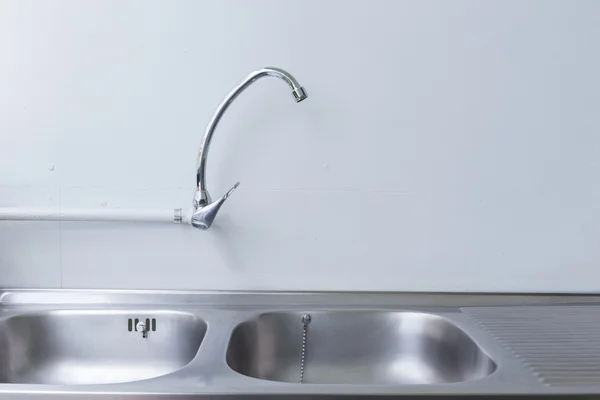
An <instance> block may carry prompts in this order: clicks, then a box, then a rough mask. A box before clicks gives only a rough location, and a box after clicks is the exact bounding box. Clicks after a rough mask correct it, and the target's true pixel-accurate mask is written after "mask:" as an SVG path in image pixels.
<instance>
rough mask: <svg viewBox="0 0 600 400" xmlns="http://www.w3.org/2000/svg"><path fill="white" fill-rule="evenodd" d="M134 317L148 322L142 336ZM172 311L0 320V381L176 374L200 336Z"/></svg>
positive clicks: (92, 380) (100, 380) (68, 381)
mask: <svg viewBox="0 0 600 400" xmlns="http://www.w3.org/2000/svg"><path fill="white" fill-rule="evenodd" d="M136 319H137V320H138V321H142V322H146V320H148V322H149V323H150V324H149V332H148V333H147V337H146V338H144V337H143V335H142V333H141V332H136V331H135V324H136ZM206 330H207V325H206V323H205V322H204V321H203V320H202V319H200V318H198V317H197V316H195V315H193V314H189V313H185V312H176V311H165V310H158V311H148V310H144V311H123V310H119V311H47V312H40V313H32V314H22V315H17V316H14V317H10V318H8V319H6V320H4V321H2V322H0V383H21V384H46V385H88V384H107V383H122V382H131V381H139V380H144V379H150V378H155V377H158V376H161V375H166V374H169V373H172V372H174V371H177V370H179V369H181V368H183V367H184V366H186V365H187V364H189V363H190V362H191V361H192V360H193V359H194V357H195V356H196V354H197V352H198V350H199V348H200V344H201V343H202V340H203V339H204V335H205V334H206Z"/></svg>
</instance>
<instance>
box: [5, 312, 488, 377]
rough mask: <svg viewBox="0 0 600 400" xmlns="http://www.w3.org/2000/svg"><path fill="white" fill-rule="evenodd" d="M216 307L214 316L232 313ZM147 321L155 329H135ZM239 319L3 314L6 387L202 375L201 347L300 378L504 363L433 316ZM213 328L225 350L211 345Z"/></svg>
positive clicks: (420, 373) (227, 362) (237, 370)
mask: <svg viewBox="0 0 600 400" xmlns="http://www.w3.org/2000/svg"><path fill="white" fill-rule="evenodd" d="M213 313H214V315H213V320H214V321H219V320H223V319H226V317H218V315H219V310H213ZM223 313H224V314H223V315H227V311H226V310H223ZM215 316H217V317H215ZM140 321H141V322H146V326H147V328H146V329H147V332H145V333H144V332H140V331H136V328H138V323H139V322H140ZM307 321H309V322H307ZM234 322H235V323H233V322H232V323H230V329H225V330H220V329H218V325H217V324H213V323H212V322H210V323H209V322H207V320H206V318H203V313H202V311H199V312H189V311H185V309H184V310H183V311H180V310H178V311H174V310H168V309H159V310H146V311H144V310H143V309H142V310H136V311H131V310H127V309H116V310H106V309H80V310H77V309H60V310H57V309H53V310H45V311H44V310H41V311H33V312H24V313H20V314H19V313H16V314H13V315H9V316H6V317H5V318H3V319H1V320H0V384H25V385H66V386H71V385H100V384H117V383H124V382H136V381H138V382H139V381H143V380H151V379H154V378H159V377H168V376H169V375H177V374H178V373H180V374H181V376H183V377H186V379H194V377H197V378H198V379H201V377H202V372H200V369H199V370H198V372H197V373H196V372H193V373H192V372H190V371H188V373H187V374H185V373H182V372H181V371H185V370H186V368H189V367H190V366H191V365H192V364H194V363H195V362H196V360H197V362H198V364H200V363H202V365H204V368H205V370H206V368H210V364H211V363H213V360H209V359H206V360H202V358H203V353H204V354H206V355H207V357H208V355H210V356H211V357H215V361H214V363H216V364H218V363H223V366H224V367H225V366H226V368H228V369H229V370H230V372H231V373H232V374H234V375H235V374H237V375H239V376H240V377H242V378H245V379H255V380H263V381H271V382H278V383H279V384H296V385H297V384H299V383H300V380H301V379H302V382H303V383H304V384H305V385H308V384H332V385H335V384H344V385H415V384H422V385H436V384H456V383H464V382H467V381H477V380H481V379H482V378H485V377H487V376H488V375H490V374H492V373H493V372H494V371H495V370H496V368H497V366H496V363H495V362H494V360H492V358H491V357H490V356H489V355H488V353H487V352H486V351H485V350H484V349H483V348H482V347H481V346H480V345H479V344H478V343H477V342H476V340H475V339H473V337H472V336H470V335H469V334H468V333H467V332H466V331H465V330H464V329H462V328H461V327H460V326H459V325H457V324H455V323H454V322H453V321H452V320H450V319H448V318H445V317H444V316H440V315H436V314H435V313H428V312H413V311H396V310H327V309H317V310H315V311H299V310H287V311H264V312H256V313H248V314H247V315H245V316H244V319H243V320H239V321H234ZM209 335H213V336H214V335H217V336H218V338H217V342H218V341H219V340H220V341H222V342H223V344H224V346H223V347H222V349H219V348H217V347H218V346H215V345H214V344H213V343H216V342H213V343H207V340H206V338H207V337H208V336H209ZM144 336H145V337H144ZM225 344H226V345H225ZM205 346H209V348H208V349H206V351H201V350H202V349H203V348H204V347H205ZM211 346H212V347H211ZM301 374H302V377H301Z"/></svg>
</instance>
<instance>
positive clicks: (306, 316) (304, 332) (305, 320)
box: [300, 314, 312, 383]
mask: <svg viewBox="0 0 600 400" xmlns="http://www.w3.org/2000/svg"><path fill="white" fill-rule="evenodd" d="M311 320H312V318H311V316H310V314H304V315H303V316H302V325H303V327H302V354H301V355H300V383H304V363H305V362H306V335H307V334H308V324H310V321H311Z"/></svg>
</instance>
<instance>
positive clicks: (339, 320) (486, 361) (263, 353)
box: [227, 311, 496, 385]
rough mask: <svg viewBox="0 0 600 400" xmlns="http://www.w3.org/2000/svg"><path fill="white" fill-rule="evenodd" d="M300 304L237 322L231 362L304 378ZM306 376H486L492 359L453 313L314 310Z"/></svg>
mask: <svg viewBox="0 0 600 400" xmlns="http://www.w3.org/2000/svg"><path fill="white" fill-rule="evenodd" d="M304 314H305V313H301V312H276V313H267V314H262V315H260V316H258V317H257V318H255V319H252V320H249V321H246V322H244V323H242V324H240V325H238V326H237V327H236V329H235V330H234V332H233V334H232V336H231V339H230V342H229V348H228V350H227V363H228V364H229V366H230V367H231V368H232V369H233V370H235V371H237V372H239V373H241V374H243V375H246V376H250V377H254V378H259V379H267V380H271V381H280V382H299V381H300V360H301V354H302V331H303V323H302V316H303V315H304ZM309 314H310V316H311V319H312V321H311V322H310V324H309V325H308V331H307V347H306V362H305V372H304V383H329V384H384V385H401V384H441V383H452V382H462V381H468V380H474V379H479V378H483V377H485V376H487V375H489V374H491V373H492V372H493V371H494V370H495V368H496V365H495V363H494V362H493V361H492V360H491V358H490V357H489V356H488V355H487V354H485V353H484V352H483V351H482V350H481V349H480V348H479V346H478V345H477V344H476V343H475V342H474V341H473V339H471V337H470V336H469V335H467V333H465V332H464V331H463V330H462V329H460V328H459V327H457V326H456V325H454V324H453V323H452V322H450V321H449V320H447V319H445V318H442V317H439V316H436V315H432V314H423V313H413V312H383V311H335V312H334V311H331V312H311V313H309Z"/></svg>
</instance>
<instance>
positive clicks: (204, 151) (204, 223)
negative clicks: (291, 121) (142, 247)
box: [191, 67, 307, 230]
mask: <svg viewBox="0 0 600 400" xmlns="http://www.w3.org/2000/svg"><path fill="white" fill-rule="evenodd" d="M264 76H274V77H276V78H279V79H283V80H284V81H285V82H286V83H287V84H288V85H289V87H290V88H291V89H292V95H293V96H294V100H295V101H296V103H299V102H301V101H302V100H304V99H306V97H307V95H306V91H305V90H304V88H303V87H302V86H300V84H299V83H298V81H297V80H296V79H294V77H293V76H292V75H290V74H289V73H287V72H285V71H284V70H282V69H279V68H270V67H266V68H261V69H259V70H256V71H254V72H252V73H251V74H250V75H248V76H247V77H246V78H245V79H244V80H243V81H242V82H241V83H240V84H239V85H237V86H236V87H234V88H233V89H232V90H231V91H230V92H229V93H228V94H227V96H225V98H224V99H223V101H222V102H221V104H219V106H218V107H217V109H216V110H215V113H214V114H213V116H212V118H211V119H210V121H209V122H208V126H207V127H206V131H205V132H204V138H203V139H202V146H200V153H199V154H198V171H197V173H196V186H197V188H198V189H197V190H196V194H195V195H194V213H193V215H192V221H191V222H192V225H193V226H194V227H196V228H199V229H202V230H206V229H208V228H210V226H211V225H212V223H213V221H214V220H215V217H216V216H217V213H218V212H219V209H220V208H221V206H222V205H223V203H224V202H225V200H227V198H228V197H229V195H230V194H231V193H232V192H233V191H234V190H235V189H236V188H237V187H238V186H239V184H240V183H239V182H236V183H235V185H233V187H232V188H231V189H229V191H228V192H227V193H225V194H224V195H223V196H222V197H220V198H219V199H217V200H215V201H212V199H211V197H210V194H209V193H208V189H207V188H206V156H207V155H208V149H209V147H210V142H211V140H212V137H213V134H214V132H215V128H216V127H217V124H218V123H219V121H220V120H221V117H222V116H223V113H224V112H225V110H227V108H228V107H229V105H230V104H231V103H232V102H233V100H235V98H236V97H238V96H239V94H240V93H242V92H243V91H244V90H245V89H246V88H247V87H248V86H250V85H251V84H252V83H253V82H255V81H256V80H258V79H259V78H262V77H264Z"/></svg>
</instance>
